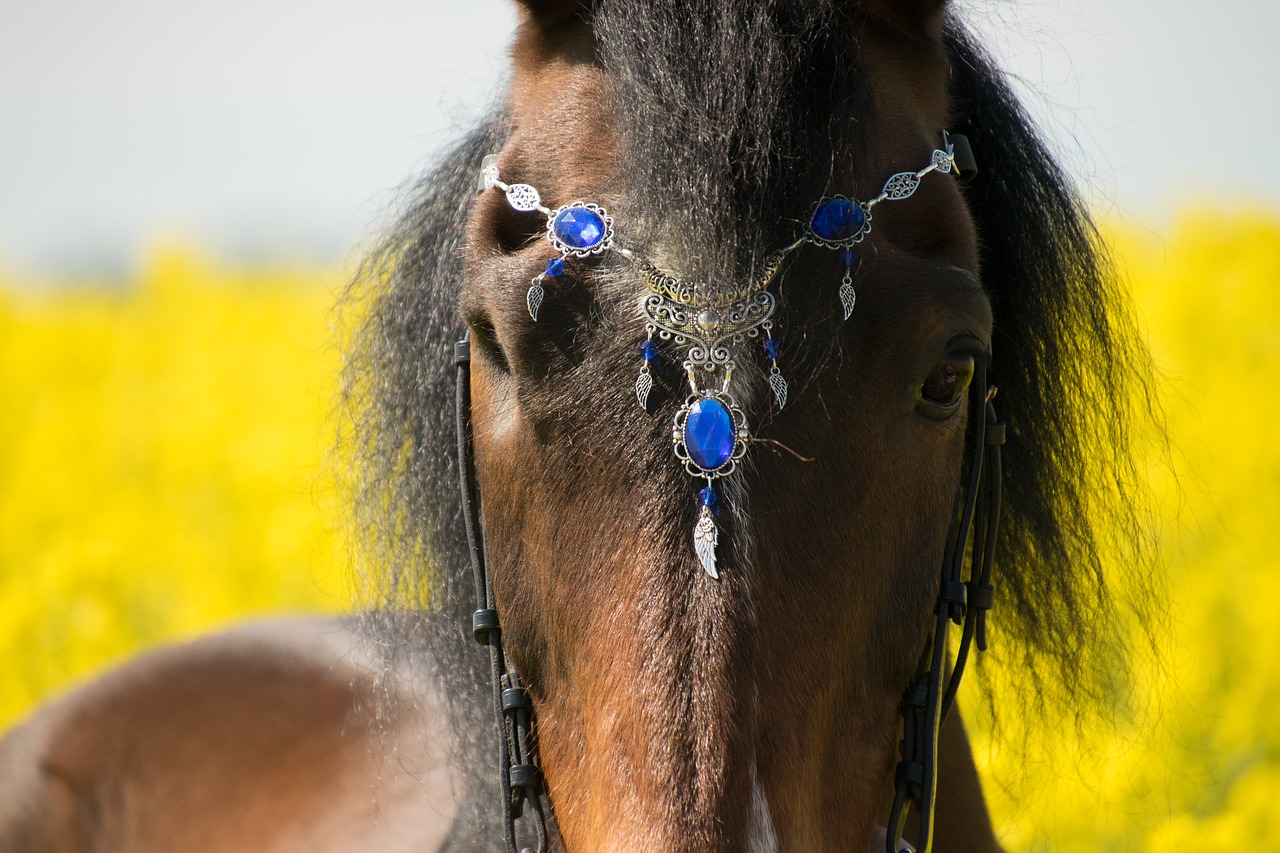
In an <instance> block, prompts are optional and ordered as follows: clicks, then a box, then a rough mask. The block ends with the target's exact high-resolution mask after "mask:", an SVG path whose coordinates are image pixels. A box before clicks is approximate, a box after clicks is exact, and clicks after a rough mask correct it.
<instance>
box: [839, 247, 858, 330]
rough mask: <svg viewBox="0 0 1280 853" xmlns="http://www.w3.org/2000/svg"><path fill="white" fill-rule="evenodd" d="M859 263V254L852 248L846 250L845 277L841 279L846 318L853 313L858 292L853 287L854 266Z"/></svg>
mask: <svg viewBox="0 0 1280 853" xmlns="http://www.w3.org/2000/svg"><path fill="white" fill-rule="evenodd" d="M857 264H858V256H857V255H855V254H854V253H853V250H852V249H845V250H844V278H842V279H840V307H841V308H843V309H844V319H846V320H848V319H849V315H851V314H852V313H853V306H854V303H856V302H857V300H858V294H857V292H856V291H854V289H853V268H854V267H855V266H856V265H857Z"/></svg>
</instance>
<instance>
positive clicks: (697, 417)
mask: <svg viewBox="0 0 1280 853" xmlns="http://www.w3.org/2000/svg"><path fill="white" fill-rule="evenodd" d="M733 444H734V430H733V416H732V415H730V414H729V410H728V409H727V408H726V407H725V405H724V403H721V402H720V401H719V400H714V399H711V398H710V397H704V398H703V399H701V400H699V401H698V402H696V403H694V404H693V405H692V406H691V407H690V408H689V416H688V417H687V418H686V419H685V422H684V446H685V448H686V449H687V450H688V451H689V458H690V459H692V460H693V464H695V465H697V466H698V467H699V468H701V469H702V470H704V471H714V470H716V469H717V468H720V467H721V466H723V465H724V464H725V463H726V462H728V461H729V457H730V456H732V455H733Z"/></svg>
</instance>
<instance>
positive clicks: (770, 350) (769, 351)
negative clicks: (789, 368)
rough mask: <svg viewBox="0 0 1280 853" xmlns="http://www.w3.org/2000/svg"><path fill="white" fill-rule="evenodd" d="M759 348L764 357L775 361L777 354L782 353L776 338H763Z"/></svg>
mask: <svg viewBox="0 0 1280 853" xmlns="http://www.w3.org/2000/svg"><path fill="white" fill-rule="evenodd" d="M761 348H762V349H763V350H764V355H765V358H771V359H773V360H774V361H777V360H778V356H780V355H782V345H781V344H779V343H778V339H777V338H765V339H764V343H763V344H761Z"/></svg>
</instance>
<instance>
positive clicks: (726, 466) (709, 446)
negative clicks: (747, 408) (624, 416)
mask: <svg viewBox="0 0 1280 853" xmlns="http://www.w3.org/2000/svg"><path fill="white" fill-rule="evenodd" d="M692 372H693V371H692V369H690V374H691V379H690V386H691V387H692V388H693V391H694V393H692V394H690V395H689V397H688V398H687V399H686V400H685V404H684V406H682V407H681V408H680V411H678V412H676V419H675V422H674V424H673V425H672V429H671V442H672V446H673V448H674V449H675V454H676V458H677V459H679V460H680V461H682V462H684V469H685V471H686V472H687V473H688V474H689V475H690V476H693V477H699V478H702V479H705V480H706V481H707V485H706V487H705V488H704V489H702V490H701V491H700V492H699V493H698V497H699V500H700V502H701V504H702V509H701V510H700V511H699V513H698V520H697V522H696V523H695V524H694V527H693V550H694V553H695V554H697V557H698V562H699V563H701V564H702V569H703V571H705V572H706V573H707V574H708V575H710V576H711V577H713V578H718V577H720V572H719V570H718V569H717V568H716V545H718V544H719V541H720V533H719V530H718V529H717V528H716V522H715V517H714V516H713V515H712V512H711V507H712V506H714V505H715V503H716V493H715V489H713V488H712V487H711V483H712V481H714V480H715V479H717V478H719V477H725V476H728V475H729V474H732V473H733V471H734V469H735V468H737V467H738V460H740V459H741V458H742V457H743V456H745V455H746V453H747V438H748V436H749V435H750V433H749V432H748V429H747V418H746V415H744V414H743V413H742V410H741V409H739V408H738V407H737V405H736V404H735V403H734V402H733V399H732V398H731V397H730V396H729V394H728V392H727V391H724V390H722V391H699V390H697V387H696V384H695V383H694V382H693V381H692ZM726 385H727V383H726Z"/></svg>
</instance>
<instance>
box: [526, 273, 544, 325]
mask: <svg viewBox="0 0 1280 853" xmlns="http://www.w3.org/2000/svg"><path fill="white" fill-rule="evenodd" d="M541 281H542V276H538V277H537V278H535V279H534V280H533V284H532V285H531V286H530V287H529V292H528V293H526V294H525V296H524V301H525V304H527V305H528V306H529V316H530V317H532V318H533V322H535V323H536V322H538V309H539V308H541V307H542V300H543V298H544V297H545V296H546V295H547V291H546V290H544V289H543V287H542V285H541V284H540V282H541Z"/></svg>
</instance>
